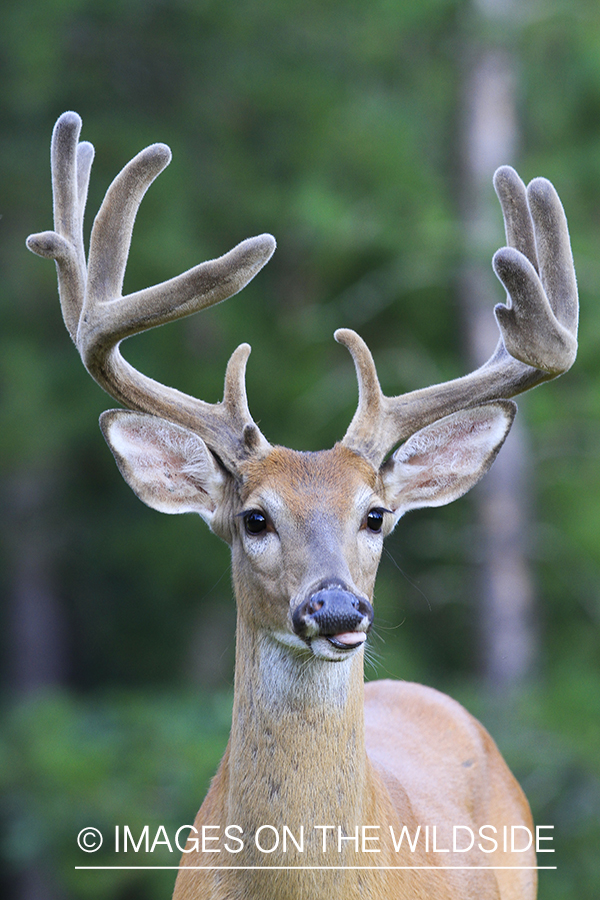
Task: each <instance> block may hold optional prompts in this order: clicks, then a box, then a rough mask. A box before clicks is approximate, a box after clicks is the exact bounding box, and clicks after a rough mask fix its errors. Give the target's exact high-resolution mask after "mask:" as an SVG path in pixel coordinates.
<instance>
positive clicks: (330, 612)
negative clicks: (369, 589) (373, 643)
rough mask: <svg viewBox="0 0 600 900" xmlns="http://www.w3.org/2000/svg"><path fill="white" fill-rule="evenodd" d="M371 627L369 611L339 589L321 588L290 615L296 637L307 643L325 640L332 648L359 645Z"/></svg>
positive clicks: (361, 600)
mask: <svg viewBox="0 0 600 900" xmlns="http://www.w3.org/2000/svg"><path fill="white" fill-rule="evenodd" d="M372 623H373V607H372V606H371V604H370V603H369V601H368V600H367V599H365V598H364V597H358V596H357V595H356V594H354V593H352V591H349V590H347V589H346V588H345V587H344V586H343V585H340V584H331V585H327V586H324V587H321V588H320V589H319V590H318V591H316V592H315V593H313V594H311V595H310V596H309V597H307V599H306V600H304V601H303V602H302V603H301V604H300V605H299V606H298V607H297V608H296V609H295V610H294V613H293V615H292V625H293V628H294V631H295V633H296V634H297V635H298V637H301V638H302V639H303V640H305V641H309V640H310V639H311V638H315V637H326V638H328V639H329V640H330V641H331V642H332V643H335V644H336V646H339V645H342V646H344V647H349V648H350V647H353V646H357V645H358V644H361V643H362V642H363V641H364V640H365V637H366V633H367V631H369V629H370V628H371V625H372Z"/></svg>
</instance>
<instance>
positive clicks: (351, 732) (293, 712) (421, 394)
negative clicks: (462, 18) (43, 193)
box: [27, 113, 577, 900]
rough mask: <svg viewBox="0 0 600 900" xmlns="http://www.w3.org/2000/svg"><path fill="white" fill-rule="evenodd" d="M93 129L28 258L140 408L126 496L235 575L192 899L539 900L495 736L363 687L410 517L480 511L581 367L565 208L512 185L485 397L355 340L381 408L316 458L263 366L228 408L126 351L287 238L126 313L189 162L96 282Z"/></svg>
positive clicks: (98, 253) (157, 160) (79, 339)
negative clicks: (537, 396)
mask: <svg viewBox="0 0 600 900" xmlns="http://www.w3.org/2000/svg"><path fill="white" fill-rule="evenodd" d="M80 129H81V120H80V119H79V117H78V116H77V115H76V114H75V113H65V114H64V115H63V116H61V117H60V119H59V120H58V122H57V124H56V127H55V130H54V136H53V141H52V176H53V191H54V219H55V228H56V231H51V232H44V233H42V234H37V235H32V236H31V237H30V238H29V239H28V242H27V243H28V246H29V248H30V249H31V250H33V251H34V252H35V253H37V254H39V255H40V256H45V257H49V258H52V259H54V260H55V261H56V265H57V269H58V281H59V292H60V298H61V304H62V310H63V316H64V320H65V323H66V326H67V328H68V330H69V332H70V334H71V337H72V338H73V340H74V342H75V344H76V346H77V348H78V350H79V353H80V354H81V358H82V360H83V363H84V365H85V367H86V368H87V370H88V371H89V372H90V374H91V375H92V376H93V377H94V378H95V379H96V381H97V382H98V383H99V384H100V385H101V386H102V387H103V388H104V389H105V390H106V391H108V393H109V394H111V395H112V396H113V397H115V398H116V399H117V400H118V401H119V402H121V403H123V404H124V405H125V406H126V407H129V409H127V410H112V411H109V412H106V413H104V414H103V416H102V419H101V427H102V430H103V432H104V436H105V437H106V440H107V441H108V443H109V445H110V447H111V449H112V452H113V453H114V456H115V458H116V461H117V464H118V466H119V468H120V470H121V472H122V474H123V476H124V477H125V479H126V481H127V482H128V483H129V484H130V485H131V487H132V488H133V490H134V491H135V492H136V493H137V495H138V496H139V497H140V498H141V499H142V500H143V501H144V502H145V503H147V504H148V505H149V506H151V507H153V508H155V509H158V510H160V511H162V512H168V513H182V512H196V513H199V514H200V515H201V516H202V518H203V519H205V521H206V522H207V523H208V524H209V525H210V527H211V529H212V530H213V531H214V532H215V534H217V535H219V536H220V537H222V538H223V539H224V540H225V541H227V542H228V543H229V544H230V545H231V550H232V556H233V581H234V588H235V596H236V600H237V608H238V619H237V647H236V670H235V694H234V710H233V722H232V728H231V736H230V740H229V744H228V747H227V750H226V752H225V755H224V757H223V760H222V762H221V765H220V768H219V770H218V772H217V774H216V776H215V778H214V780H213V782H212V785H211V787H210V790H209V792H208V795H207V797H206V799H205V801H204V803H203V804H202V807H201V809H200V812H199V813H198V817H197V819H196V822H195V828H196V829H197V833H196V834H192V837H193V838H194V839H195V844H194V842H191V843H190V844H189V852H186V853H184V856H183V859H182V862H181V869H180V872H179V874H178V878H177V882H176V886H175V897H176V898H177V900H207V898H222V900H225V898H227V900H235V898H240V900H241V898H244V900H266V898H276V900H319V898H327V900H331V898H342V897H343V898H345V900H346V898H347V900H350V898H361V900H368V898H377V900H382V898H394V900H408V898H435V900H446V898H447V900H450V898H453V900H456V898H461V900H467V898H472V900H475V898H477V900H484V898H485V900H492V898H502V900H517V898H518V900H527V898H532V897H534V896H535V893H536V871H535V865H536V862H535V852H534V847H531V848H530V849H529V850H528V851H524V850H523V852H521V851H522V848H523V846H524V843H523V842H524V840H525V843H529V842H528V841H527V840H526V836H527V834H528V832H527V830H526V829H529V831H530V832H533V825H532V821H531V815H530V812H529V807H528V804H527V801H526V799H525V797H524V795H523V793H522V791H521V789H520V788H519V786H518V785H517V783H516V781H515V779H514V778H513V776H512V775H511V773H510V772H509V770H508V768H507V766H506V764H505V763H504V761H503V759H502V757H501V756H500V754H499V752H498V750H497V748H496V746H495V745H494V743H493V741H492V740H491V738H490V737H489V735H488V734H487V733H486V732H485V730H484V729H483V728H482V726H481V725H479V723H478V722H476V721H475V720H474V719H473V718H472V717H471V716H470V715H469V714H468V713H467V712H466V711H465V710H464V709H463V708H462V707H461V706H459V705H458V704H457V703H456V702H454V701H453V700H451V699H449V698H448V697H446V696H444V695H442V694H439V693H438V692H436V691H434V690H432V689H429V688H426V687H421V686H419V685H415V684H407V683H403V682H392V681H379V682H372V683H370V684H367V685H364V682H363V648H364V643H365V640H366V638H367V634H368V632H369V629H370V627H371V623H372V620H373V608H372V605H371V603H372V598H373V586H374V582H375V575H376V572H377V566H378V563H379V558H380V555H381V550H382V541H383V538H384V537H385V536H386V535H387V534H389V532H390V531H391V530H392V529H393V527H394V525H395V524H396V522H397V521H398V519H399V518H400V517H401V516H402V515H403V514H404V513H405V512H406V511H407V510H409V509H414V508H417V507H424V506H440V505H442V504H445V503H449V502H450V501H452V500H455V499H456V498H457V497H460V496H461V495H462V494H464V493H465V492H466V491H467V490H469V488H470V487H472V486H473V485H474V484H475V483H476V482H477V481H478V480H479V478H481V476H482V475H483V474H484V472H485V471H486V470H487V469H488V468H489V466H490V465H491V463H492V461H493V460H494V458H495V456H496V454H497V453H498V450H499V448H500V446H501V445H502V443H503V441H504V439H505V437H506V434H507V433H508V430H509V428H510V426H511V422H512V420H513V417H514V414H515V409H516V407H515V405H514V403H512V402H511V401H510V400H509V399H508V398H510V397H513V396H514V395H516V394H518V393H520V392H522V391H525V390H527V389H529V388H531V387H533V386H534V385H537V384H539V383H540V382H542V381H546V380H548V379H550V378H554V377H555V376H557V375H560V374H561V373H562V372H565V371H566V370H567V369H568V368H569V367H570V366H571V364H572V363H573V360H574V359H575V354H576V346H577V345H576V330H577V289H576V282H575V274H574V270H573V262H572V257H571V251H570V245H569V236H568V232H567V225H566V220H565V217H564V213H563V210H562V206H561V204H560V201H559V199H558V197H557V195H556V192H555V191H554V188H553V187H552V185H551V184H550V183H549V182H548V181H546V180H544V179H536V180H535V181H532V182H531V184H530V185H529V187H528V188H527V189H526V188H525V186H524V185H523V183H522V182H521V181H520V179H519V177H518V176H517V174H516V172H514V171H513V170H512V169H510V168H508V167H505V168H501V169H499V170H498V172H497V173H496V176H495V186H496V191H497V193H498V196H499V199H500V203H501V205H502V210H503V213H504V219H505V225H506V233H507V242H508V247H505V248H503V249H501V250H499V251H498V252H497V253H496V255H495V257H494V267H495V270H496V273H497V275H498V277H499V279H500V280H501V281H502V283H503V284H504V285H505V287H506V289H507V291H508V294H509V299H508V301H507V305H505V306H504V305H499V306H497V307H496V317H497V320H498V325H499V328H500V332H501V337H500V341H499V344H498V346H497V349H496V351H495V352H494V354H493V355H492V357H491V358H490V360H489V361H488V362H487V363H486V364H485V365H484V366H482V367H481V368H480V369H478V370H477V371H475V372H473V373H472V374H470V375H467V376H466V377H464V378H459V379H457V380H455V381H450V382H449V383H447V384H443V385H435V386H433V387H428V388H425V389H423V390H419V391H415V392H413V393H409V394H406V395H404V396H399V397H386V396H384V394H383V393H382V391H381V389H380V386H379V381H378V378H377V374H376V371H375V366H374V363H373V359H372V357H371V354H370V353H369V350H368V348H367V347H366V345H365V344H364V343H363V341H362V340H361V338H360V337H359V336H358V335H357V334H355V333H354V332H353V331H349V330H347V329H342V330H340V331H337V332H336V335H335V337H336V339H337V340H338V341H340V342H341V343H342V344H345V345H346V347H347V348H348V349H349V351H350V353H351V354H352V357H353V359H354V364H355V367H356V372H357V376H358V384H359V401H358V409H357V411H356V414H355V416H354V418H353V419H352V422H351V424H350V426H349V428H348V431H347V432H346V435H345V436H344V438H343V440H342V441H341V442H340V443H339V444H336V445H335V446H334V447H333V449H331V450H324V451H322V452H319V453H300V452H296V451H293V450H288V449H285V448H283V447H277V446H271V445H270V444H269V443H268V441H267V440H266V439H265V438H264V437H263V435H262V434H261V432H260V430H259V429H258V427H257V425H256V424H255V422H254V421H253V420H252V417H251V415H250V412H249V409H248V404H247V401H246V393H245V386H244V374H245V366H246V361H247V358H248V354H249V352H250V348H249V347H248V346H247V345H245V344H242V345H241V346H240V347H238V348H237V350H236V351H235V352H234V353H233V355H232V357H231V359H230V361H229V364H228V366H227V373H226V376H225V390H224V397H223V401H222V402H221V403H215V404H210V403H205V402H203V401H202V400H197V399H194V398H193V397H190V396H187V395H185V394H182V393H180V392H178V391H176V390H173V389H172V388H168V387H164V386H162V385H160V384H157V383H156V382H154V381H152V380H151V379H149V378H147V377H146V376H144V375H142V374H141V373H139V372H138V371H136V370H135V369H134V368H132V367H131V366H130V365H129V364H128V363H127V362H125V360H124V359H123V357H122V356H121V354H120V351H119V345H120V342H121V341H122V340H123V338H126V337H129V336H130V335H132V334H136V333H138V332H141V331H143V330H145V329H147V328H150V327H152V326H155V325H160V324H162V323H164V322H168V321H171V320H173V319H177V318H179V317H181V316H185V315H188V314H189V313H192V312H195V311H196V310H199V309H203V308H204V307H207V306H210V305H212V304H214V303H218V302H219V301H221V300H224V299H225V298H227V297H230V296H232V295H233V294H235V293H236V292H237V291H239V290H240V289H241V288H243V287H244V285H245V284H247V282H248V281H249V280H250V279H251V278H253V277H254V275H256V273H257V272H258V271H259V269H260V268H261V267H262V266H263V265H264V264H265V263H266V262H267V260H268V259H269V257H270V256H271V254H272V253H273V250H274V249H275V241H274V240H273V238H272V237H271V236H270V235H261V236H260V237H256V238H252V239H250V240H247V241H244V242H242V243H241V244H239V245H238V246H237V247H235V248H234V249H233V250H231V251H230V252H229V253H227V254H226V255H225V256H222V257H221V258H220V259H217V260H213V261H210V262H205V263H203V264H201V265H199V266H197V267H195V268H193V269H191V270H189V271H188V272H186V273H184V274H182V275H179V276H177V277H176V278H173V279H172V280H170V281H167V282H164V283H163V284H160V285H157V286H155V287H151V288H148V289H146V290H143V291H139V292H138V293H135V294H130V295H128V296H125V297H122V296H121V289H122V283H123V275H124V270H125V264H126V259H127V255H128V250H129V243H130V239H131V233H132V229H133V223H134V219H135V215H136V212H137V209H138V206H139V204H140V202H141V200H142V197H143V195H144V193H145V191H146V189H147V188H148V186H149V185H150V183H151V182H152V181H153V179H154V178H155V177H156V176H157V175H158V174H159V172H160V171H161V170H162V169H163V168H164V167H165V166H166V165H167V163H168V162H169V159H170V152H169V150H168V148H167V147H165V146H164V145H162V144H155V145H153V146H151V147H148V148H147V149H146V150H143V151H142V152H141V153H140V154H139V155H138V156H136V157H135V159H133V160H132V161H131V162H130V163H128V165H126V166H125V168H124V169H123V171H122V172H121V173H120V174H119V175H118V176H117V178H116V179H115V180H114V182H113V183H112V185H111V186H110V188H109V189H108V192H107V194H106V198H105V200H104V202H103V203H102V206H101V209H100V212H99V213H98V215H97V217H96V220H95V222H94V227H93V231H92V236H91V243H90V251H89V256H88V260H87V263H86V258H85V252H84V245H83V226H82V222H83V212H84V206H85V200H86V193H87V185H88V179H89V174H90V168H91V163H92V157H93V148H92V146H91V145H90V144H89V143H86V142H83V143H79V142H78V141H79V132H80ZM398 445H400V446H399V448H398V449H396V450H395V451H394V452H393V453H392V455H391V456H389V458H386V456H387V454H388V453H389V452H390V451H392V450H394V448H396V447H397V446H398ZM534 843H535V841H534ZM543 846H547V845H543Z"/></svg>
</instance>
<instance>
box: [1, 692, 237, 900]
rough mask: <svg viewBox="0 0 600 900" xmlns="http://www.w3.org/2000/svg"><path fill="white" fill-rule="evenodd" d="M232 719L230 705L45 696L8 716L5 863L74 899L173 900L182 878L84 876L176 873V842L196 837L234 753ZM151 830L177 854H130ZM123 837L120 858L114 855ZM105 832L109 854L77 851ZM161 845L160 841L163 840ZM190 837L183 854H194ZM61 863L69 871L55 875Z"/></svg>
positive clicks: (171, 698)
mask: <svg viewBox="0 0 600 900" xmlns="http://www.w3.org/2000/svg"><path fill="white" fill-rule="evenodd" d="M230 718H231V702H230V699H229V698H228V697H227V696H223V695H219V694H214V695H211V696H210V697H207V696H204V697H193V696H191V695H190V694H187V695H183V694H176V695H174V694H172V693H170V694H165V693H162V694H152V695H149V694H140V693H129V694H126V693H123V692H120V693H118V694H112V695H104V696H103V697H101V698H97V699H96V700H95V701H94V702H93V703H89V702H86V703H83V702H81V701H77V700H75V699H73V698H69V697H68V696H66V695H65V694H61V693H55V694H47V695H43V696H39V697H37V698H35V699H34V700H31V701H30V702H28V703H23V704H21V705H19V706H17V707H16V708H13V709H9V710H5V717H4V728H3V735H2V738H1V739H0V761H1V766H0V790H1V791H2V794H3V796H4V799H3V801H2V804H1V806H0V808H1V810H2V816H3V819H4V822H5V826H6V827H5V829H4V838H3V842H2V852H3V856H4V859H5V860H6V861H7V862H8V863H9V864H10V865H12V866H13V867H14V868H15V869H16V870H17V871H18V870H23V869H26V868H28V867H31V866H33V865H34V864H35V865H37V866H41V867H42V868H43V869H44V870H46V871H47V873H48V875H50V873H51V872H52V871H53V870H54V877H55V878H57V879H58V881H59V884H60V886H61V888H62V889H63V890H65V891H66V892H67V896H72V897H77V898H80V900H84V898H88V897H89V898H95V897H105V896H110V897H113V898H117V897H125V896H130V895H131V894H130V892H131V891H132V890H135V891H136V893H137V892H140V894H141V895H143V896H144V897H147V898H153V897H156V898H157V900H158V898H161V897H166V896H169V894H170V892H171V891H172V885H173V883H174V880H175V874H176V873H175V872H173V871H167V872H150V873H148V872H143V871H138V872H132V871H123V870H106V871H104V872H98V871H95V872H87V871H81V870H78V869H77V868H76V867H78V866H79V867H80V866H89V865H99V866H126V865H133V866H144V865H146V866H148V865H155V866H157V865H163V866H177V865H178V863H179V858H180V855H181V854H180V853H179V852H178V851H177V850H176V848H175V843H174V835H175V834H176V831H177V829H178V828H179V827H180V826H182V825H191V824H192V823H193V821H194V818H195V816H196V813H197V807H198V806H199V799H198V798H202V797H203V796H204V794H205V793H206V790H207V788H208V783H209V781H210V778H212V776H213V774H214V772H215V771H216V768H217V765H218V762H219V759H220V757H221V755H222V753H223V750H224V748H225V744H226V741H227V735H228V732H229V722H230ZM126 825H127V826H128V827H129V829H130V833H131V835H132V836H133V838H134V841H135V842H136V843H139V838H140V836H141V835H142V834H143V830H144V827H145V826H148V832H149V835H150V844H149V846H150V847H152V841H153V839H154V837H155V836H156V834H157V832H158V831H159V829H160V826H161V825H162V826H163V827H164V829H165V833H166V835H167V836H168V840H169V842H170V843H171V846H172V847H173V851H174V852H173V853H170V852H169V850H168V844H164V845H157V848H155V850H154V852H153V853H149V854H146V853H144V852H143V849H144V844H142V845H141V849H140V851H139V852H138V853H135V852H134V851H133V849H132V847H131V844H129V845H127V846H128V849H125V844H124V828H125V826H126ZM116 826H119V828H120V832H119V836H120V844H119V847H120V853H116V852H115V847H116V843H115V827H116ZM88 827H94V828H98V829H99V830H100V832H101V833H102V835H103V838H104V843H103V846H102V849H101V850H100V851H99V852H98V853H96V854H94V855H93V856H92V855H91V854H86V853H85V852H83V851H81V850H80V849H79V848H78V845H77V836H78V834H79V833H80V831H81V830H82V829H85V828H88ZM161 834H162V833H161ZM186 837H187V831H186V832H185V836H184V837H182V838H181V839H180V843H181V844H182V845H185V838H186ZM54 860H59V865H58V866H55V864H54Z"/></svg>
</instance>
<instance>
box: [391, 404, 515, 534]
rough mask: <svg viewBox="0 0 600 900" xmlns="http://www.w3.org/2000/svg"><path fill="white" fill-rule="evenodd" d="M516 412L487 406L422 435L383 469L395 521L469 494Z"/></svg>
mask: <svg viewBox="0 0 600 900" xmlns="http://www.w3.org/2000/svg"><path fill="white" fill-rule="evenodd" d="M516 411H517V407H516V404H515V403H512V402H511V401H508V400H506V401H500V402H497V403H486V404H485V405H483V406H476V407H473V408H472V409H464V410H461V411H460V412H457V413H454V414H453V415H451V416H445V417H444V418H443V419H438V421H437V422H434V423H433V424H432V425H428V426H427V427H426V428H422V429H421V431H417V433H416V434H414V435H413V436H412V437H411V438H409V439H408V440H407V441H406V443H404V444H403V445H402V446H401V447H399V448H398V450H396V452H395V453H394V455H393V456H392V457H391V458H390V459H389V460H388V461H387V462H386V463H384V465H383V466H382V468H381V476H382V478H383V482H384V485H385V496H386V498H387V502H388V503H389V505H390V507H391V509H392V510H393V512H394V514H395V517H396V521H397V520H398V519H399V518H400V516H402V515H403V514H404V513H405V512H407V511H408V510H409V509H418V508H419V507H423V506H444V505H445V504H446V503H451V502H452V501H453V500H457V499H458V498H459V497H462V495H463V494H466V493H467V491H468V490H470V489H471V488H472V487H473V485H475V484H476V483H477V482H478V481H479V479H480V478H481V477H482V476H483V475H485V473H486V472H487V470H488V469H489V468H490V466H491V465H492V463H493V461H494V459H495V458H496V455H497V454H498V451H499V450H500V447H501V446H502V444H503V443H504V440H505V438H506V435H507V434H508V432H509V431H510V427H511V425H512V423H513V419H514V417H515V413H516Z"/></svg>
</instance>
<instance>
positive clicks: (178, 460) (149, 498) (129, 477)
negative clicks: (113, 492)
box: [100, 409, 227, 525]
mask: <svg viewBox="0 0 600 900" xmlns="http://www.w3.org/2000/svg"><path fill="white" fill-rule="evenodd" d="M100 428H101V429H102V433H103V434H104V437H105V438H106V442H107V443H108V445H109V447H110V449H111V450H112V452H113V455H114V457H115V460H116V462H117V465H118V467H119V470H120V472H121V475H122V476H123V478H124V479H125V481H126V482H127V484H128V485H129V486H130V487H131V488H132V490H133V491H134V492H135V493H136V494H137V496H138V497H139V498H140V500H143V502H144V503H146V504H147V505H148V506H151V507H152V508H153V509H157V510H158V511H159V512H165V513H185V512H196V513H199V514H200V515H201V516H202V518H203V519H205V520H206V521H207V522H208V524H209V525H210V524H211V521H212V518H213V515H214V513H215V511H216V509H217V507H218V505H219V504H220V502H221V501H222V499H223V496H224V489H225V484H226V478H227V476H226V474H225V473H224V472H223V470H222V469H221V468H220V466H219V464H218V463H217V461H216V459H215V458H214V456H213V455H212V453H211V452H210V450H209V449H208V447H207V446H206V444H205V443H204V441H203V440H202V438H200V437H198V435H197V434H194V433H193V432H192V431H188V430H187V429H186V428H182V427H181V426H180V425H174V424H173V423H172V422H168V421H166V419H159V418H157V417H156V416H150V415H147V414H145V413H136V412H131V411H129V410H123V409H113V410H108V412H105V413H103V414H102V416H101V417H100Z"/></svg>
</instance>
